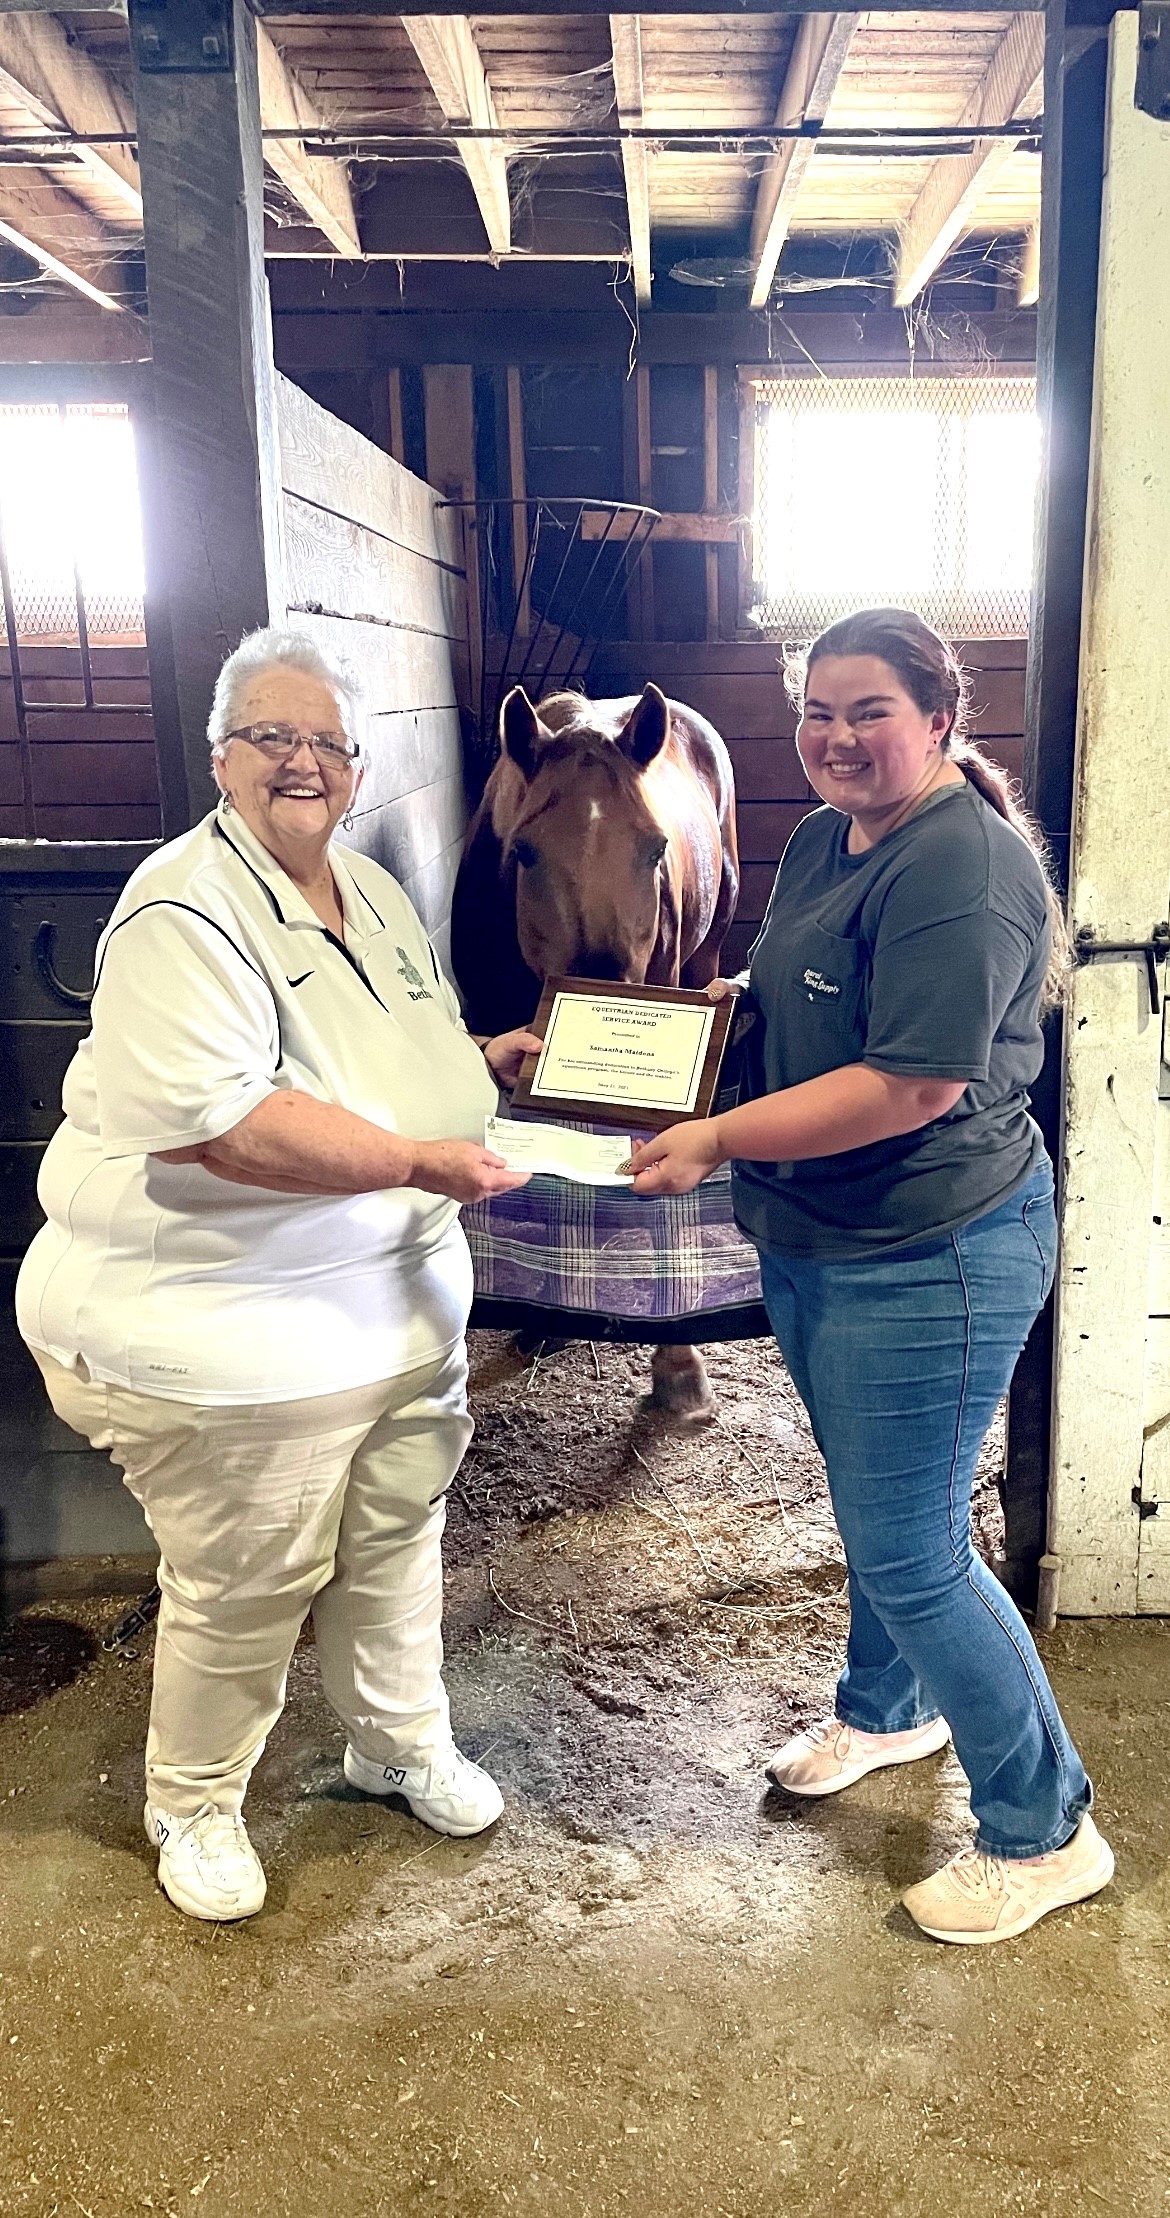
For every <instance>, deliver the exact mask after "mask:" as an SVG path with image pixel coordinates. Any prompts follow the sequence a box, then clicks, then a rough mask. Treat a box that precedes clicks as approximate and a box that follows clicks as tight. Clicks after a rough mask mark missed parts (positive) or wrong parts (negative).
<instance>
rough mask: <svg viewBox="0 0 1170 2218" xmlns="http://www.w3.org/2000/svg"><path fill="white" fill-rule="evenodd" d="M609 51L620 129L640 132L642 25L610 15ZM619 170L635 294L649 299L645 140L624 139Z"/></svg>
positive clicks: (633, 17) (633, 18)
mask: <svg viewBox="0 0 1170 2218" xmlns="http://www.w3.org/2000/svg"><path fill="white" fill-rule="evenodd" d="M609 37H610V47H611V51H612V54H613V86H614V92H615V94H616V96H617V119H618V123H619V125H629V126H631V127H633V128H634V129H640V128H641V124H642V107H643V85H642V24H641V20H640V18H639V17H638V16H636V15H611V17H610V19H609ZM621 145H622V168H623V170H624V172H625V179H626V206H627V208H628V210H629V217H630V259H631V261H632V262H633V265H634V292H635V294H636V296H637V298H638V300H639V301H641V302H643V303H645V302H646V301H648V300H649V298H650V286H651V268H650V164H649V154H648V149H647V146H646V142H645V140H644V139H623V140H622V142H621Z"/></svg>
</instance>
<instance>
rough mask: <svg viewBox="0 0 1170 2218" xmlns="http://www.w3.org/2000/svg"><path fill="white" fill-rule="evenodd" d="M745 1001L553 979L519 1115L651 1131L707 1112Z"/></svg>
mask: <svg viewBox="0 0 1170 2218" xmlns="http://www.w3.org/2000/svg"><path fill="white" fill-rule="evenodd" d="M738 998H739V997H738V994H737V993H729V994H727V995H726V996H725V997H724V999H723V1000H721V1001H709V1000H708V998H707V995H706V994H705V993H690V992H687V991H686V990H685V989H682V988H680V987H677V986H620V985H610V984H608V983H606V982H605V981H603V980H601V979H594V978H550V979H549V980H548V981H547V983H546V985H545V988H544V992H543V993H542V995H541V997H540V1007H539V1008H538V1010H537V1012H536V1016H535V1018H534V1020H533V1026H532V1029H533V1031H534V1032H539V1034H540V1036H541V1038H542V1040H543V1041H544V1046H543V1048H542V1049H541V1052H540V1054H539V1055H530V1056H528V1057H526V1059H525V1062H524V1067H523V1069H522V1071H521V1073H520V1080H519V1084H518V1085H517V1087H516V1091H515V1093H514V1095H513V1097H512V1109H513V1113H516V1112H517V1111H519V1112H520V1113H521V1114H522V1115H526V1116H530V1117H531V1116H541V1115H544V1116H546V1117H553V1118H555V1117H558V1116H561V1117H584V1118H588V1119H590V1120H591V1121H592V1122H593V1123H595V1124H615V1125H621V1126H623V1127H624V1126H629V1125H633V1126H635V1127H637V1128H638V1129H640V1130H642V1131H649V1132H662V1131H664V1130H665V1128H666V1126H667V1125H670V1124H679V1123H681V1122H682V1121H683V1119H684V1118H688V1117H709V1116H710V1114H711V1111H712V1108H713V1107H714V1102H715V1093H716V1088H717V1086H718V1083H719V1066H720V1064H721V1062H722V1060H723V1050H724V1048H725V1047H726V1045H727V1035H728V1033H729V1031H730V1029H731V1021H732V1018H733V1016H734V1014H735V1007H736V1002H737V1000H738Z"/></svg>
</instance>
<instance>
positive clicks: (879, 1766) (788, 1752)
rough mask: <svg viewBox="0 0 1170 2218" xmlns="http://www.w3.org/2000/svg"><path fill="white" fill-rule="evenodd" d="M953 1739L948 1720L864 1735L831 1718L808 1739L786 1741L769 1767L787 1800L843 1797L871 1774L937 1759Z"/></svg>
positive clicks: (799, 1737) (812, 1728)
mask: <svg viewBox="0 0 1170 2218" xmlns="http://www.w3.org/2000/svg"><path fill="white" fill-rule="evenodd" d="M950 1737H951V1729H950V1726H949V1725H948V1724H947V1721H946V1719H945V1717H936V1718H933V1719H932V1720H931V1722H930V1724H929V1725H917V1726H915V1727H914V1728H913V1729H912V1731H910V1732H907V1733H859V1732H857V1731H856V1730H855V1728H854V1727H853V1726H852V1725H846V1724H844V1723H843V1722H842V1720H841V1719H840V1718H839V1717H825V1718H822V1719H821V1721H820V1724H819V1725H810V1727H809V1729H808V1731H807V1733H797V1734H796V1735H795V1737H794V1738H793V1739H792V1740H790V1741H785V1743H784V1746H783V1748H782V1749H781V1750H780V1752H779V1754H778V1755H776V1756H773V1758H772V1761H771V1763H770V1764H769V1765H768V1768H767V1776H768V1778H769V1779H770V1780H771V1782H772V1785H773V1786H774V1787H783V1788H784V1791H785V1793H786V1794H804V1795H821V1794H840V1793H841V1790H842V1788H843V1787H851V1786H852V1785H853V1784H854V1781H855V1780H858V1779H864V1777H865V1774H866V1772H867V1771H881V1770H883V1769H884V1767H885V1766H886V1765H887V1764H914V1763H917V1762H918V1759H919V1757H920V1756H935V1755H937V1754H938V1751H939V1749H940V1748H945V1747H946V1745H947V1742H948V1741H949V1739H950Z"/></svg>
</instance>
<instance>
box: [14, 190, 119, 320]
mask: <svg viewBox="0 0 1170 2218" xmlns="http://www.w3.org/2000/svg"><path fill="white" fill-rule="evenodd" d="M0 238H5V239H7V240H8V241H9V242H10V244H11V245H13V246H18V247H20V248H21V250H22V252H23V253H25V254H29V255H31V256H32V258H33V260H34V261H36V262H39V263H40V265H41V268H42V269H43V270H46V271H47V272H48V274H49V275H50V276H51V277H59V278H61V279H63V281H64V283H65V284H66V285H71V286H72V287H73V289H74V291H75V292H78V293H81V294H83V295H84V297H85V298H86V300H92V301H94V302H95V303H96V305H97V306H98V307H99V308H111V309H116V308H120V307H121V306H122V305H123V303H122V302H121V301H120V300H119V299H118V298H117V295H116V292H115V290H114V288H115V287H116V286H117V282H118V274H117V267H116V264H115V261H114V256H115V253H116V251H117V247H116V240H115V237H114V234H113V233H112V232H110V231H107V230H106V228H105V226H104V225H103V224H101V223H99V221H98V219H97V217H96V216H94V215H91V213H90V211H89V209H88V208H83V207H82V205H81V202H80V201H79V200H74V199H73V198H72V196H71V195H70V194H69V193H66V192H62V191H61V188H60V186H59V185H56V184H54V183H53V180H52V179H51V178H50V177H48V176H47V175H46V174H45V172H44V171H43V170H37V171H33V170H21V169H15V168H9V167H8V166H7V164H6V165H5V166H4V168H3V169H0Z"/></svg>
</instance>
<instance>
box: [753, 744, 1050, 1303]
mask: <svg viewBox="0 0 1170 2218" xmlns="http://www.w3.org/2000/svg"><path fill="white" fill-rule="evenodd" d="M848 831H849V819H848V817H847V816H844V815H842V814H841V813H840V812H839V811H838V810H836V809H831V808H822V809H818V810H816V812H815V813H814V814H813V815H812V816H808V817H806V818H805V819H804V821H803V823H801V824H799V825H798V826H797V829H796V831H795V832H794V833H793V835H792V838H791V839H790V840H789V843H788V846H787V848H786V849H785V852H784V858H783V860H782V862H781V864H780V869H779V873H778V875H777V878H776V884H775V887H774V888H773V892H772V898H771V901H770V903H769V906H768V914H767V916H766V917H765V919H764V923H763V928H762V930H761V932H760V936H759V938H758V940H757V941H756V944H755V946H754V948H753V949H752V954H751V994H752V998H753V999H754V1001H755V1004H756V1007H757V1010H758V1012H759V1014H758V1016H757V1019H756V1023H755V1025H754V1027H753V1029H752V1031H751V1033H749V1035H748V1040H747V1047H746V1059H745V1079H744V1083H743V1085H742V1088H741V1097H742V1098H743V1099H755V1098H757V1097H758V1096H759V1095H761V1094H765V1093H775V1092H778V1091H779V1090H780V1089H781V1088H782V1087H785V1086H796V1085H799V1084H800V1083H801V1082H802V1080H804V1079H809V1078H818V1077H820V1076H821V1075H822V1074H823V1073H824V1072H826V1071H831V1070H840V1069H841V1068H842V1067H843V1066H844V1065H845V1064H848V1063H862V1062H864V1063H868V1064H870V1065H871V1066H872V1067H873V1069H875V1070H881V1071H890V1072H892V1073H894V1074H896V1075H898V1076H903V1077H913V1078H953V1079H958V1078H965V1079H966V1080H967V1088H966V1091H965V1092H964V1093H963V1094H962V1095H961V1096H960V1098H959V1100H958V1101H957V1102H956V1104H955V1107H954V1108H953V1109H952V1110H950V1111H949V1112H948V1114H947V1115H946V1116H944V1117H938V1118H936V1119H935V1120H934V1122H933V1123H931V1124H928V1125H924V1126H923V1127H922V1129H921V1130H920V1131H918V1132H908V1133H906V1134H904V1135H903V1136H902V1137H901V1138H899V1139H893V1140H880V1141H877V1142H875V1143H874V1145H872V1146H870V1147H863V1148H851V1149H849V1150H848V1151H847V1152H845V1153H844V1154H840V1155H829V1156H817V1157H814V1158H812V1159H810V1160H807V1161H805V1162H802V1163H748V1162H737V1163H734V1164H733V1165H732V1197H733V1201H734V1206H735V1214H736V1218H737V1221H738V1223H739V1224H740V1225H741V1226H742V1228H743V1230H744V1231H745V1232H746V1233H747V1234H748V1235H749V1236H750V1238H751V1239H753V1240H754V1241H755V1242H756V1244H757V1245H758V1246H759V1247H762V1248H771V1249H774V1250H775V1251H776V1252H777V1253H779V1254H789V1255H804V1256H808V1255H815V1256H818V1257H821V1256H823V1257H824V1258H826V1260H828V1259H835V1260H839V1261H844V1260H848V1259H851V1258H858V1257H862V1256H866V1255H873V1254H877V1253H885V1252H888V1251H889V1250H891V1249H896V1248H900V1247H908V1246H912V1245H914V1244H915V1243H916V1242H918V1241H922V1240H930V1239H936V1238H939V1237H941V1236H942V1235H943V1234H945V1233H947V1232H950V1231H953V1230H954V1229H955V1227H956V1226H958V1225H963V1224H969V1223H970V1222H971V1220H972V1218H974V1217H980V1216H983V1215H984V1214H985V1213H986V1211H988V1210H990V1209H995V1208H997V1207H998V1206H999V1204H1000V1203H1001V1202H1003V1201H1006V1200H1007V1199H1008V1197H1009V1195H1011V1194H1012V1193H1013V1192H1014V1191H1015V1189H1016V1188H1017V1187H1018V1186H1021V1185H1022V1184H1023V1183H1024V1181H1025V1180H1026V1179H1027V1178H1028V1177H1029V1176H1030V1174H1031V1172H1032V1171H1033V1170H1034V1169H1035V1168H1036V1166H1037V1165H1038V1164H1039V1162H1040V1161H1041V1159H1042V1155H1043V1141H1042V1140H1041V1137H1040V1133H1039V1130H1038V1128H1037V1126H1036V1125H1035V1124H1034V1123H1033V1121H1032V1118H1031V1116H1030V1115H1029V1113H1028V1096H1027V1088H1028V1086H1029V1085H1031V1084H1032V1082H1033V1081H1034V1079H1035V1078H1036V1076H1037V1074H1038V1072H1039V1070H1040V1065H1041V1061H1042V1059H1043V1041H1042V1038H1041V1032H1040V1019H1039V1009H1040V995H1041V989H1042V986H1043V982H1044V973H1045V969H1046V967H1047V963H1048V955H1049V945H1050V926H1049V920H1048V909H1047V897H1046V889H1045V884H1044V879H1043V875H1042V873H1041V870H1040V867H1039V864H1038V863H1037V861H1036V858H1035V856H1034V855H1033V853H1032V851H1031V849H1030V847H1029V846H1028V844H1027V842H1026V841H1025V840H1023V839H1022V838H1021V837H1020V835H1019V833H1018V832H1016V831H1014V830H1013V829H1012V827H1011V825H1010V824H1007V823H1005V821H1004V819H1003V818H1002V817H1001V816H1000V815H998V813H997V812H996V810H994V809H993V808H991V806H990V805H989V804H988V803H987V802H986V801H984V799H983V798H982V795H981V794H979V793H977V792H976V790H975V788H974V786H972V785H970V784H968V783H966V782H964V783H963V785H961V786H944V787H943V788H942V790H941V791H940V792H939V793H937V794H935V795H933V796H932V797H931V799H930V800H929V801H928V802H927V803H926V804H925V806H924V807H922V808H920V809H918V810H916V812H915V813H914V815H913V816H911V817H908V818H907V820H906V822H905V823H904V824H902V825H900V826H899V828H898V830H897V831H895V832H891V833H890V834H889V835H888V837H887V838H885V839H884V840H881V841H879V843H878V845H877V846H876V847H874V848H871V849H870V850H869V851H868V852H867V853H866V854H863V855H850V854H849V853H848V851H847V848H846V839H847V836H848Z"/></svg>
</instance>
